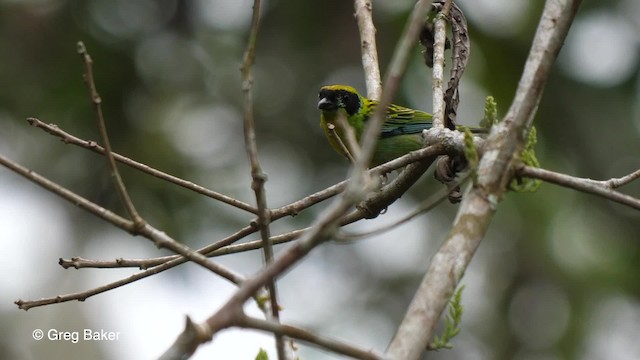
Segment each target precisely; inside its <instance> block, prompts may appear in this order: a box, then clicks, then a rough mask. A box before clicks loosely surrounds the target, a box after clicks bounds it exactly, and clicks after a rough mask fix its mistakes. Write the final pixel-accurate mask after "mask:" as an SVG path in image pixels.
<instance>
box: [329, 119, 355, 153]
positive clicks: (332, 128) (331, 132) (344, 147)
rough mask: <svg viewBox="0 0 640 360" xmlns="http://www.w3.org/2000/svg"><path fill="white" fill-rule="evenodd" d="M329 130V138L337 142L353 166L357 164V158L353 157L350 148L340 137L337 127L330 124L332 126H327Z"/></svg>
mask: <svg viewBox="0 0 640 360" xmlns="http://www.w3.org/2000/svg"><path fill="white" fill-rule="evenodd" d="M338 118H340V117H338ZM327 129H328V130H329V136H331V137H332V138H333V139H334V140H335V141H336V143H337V144H338V146H339V147H340V151H342V153H343V154H345V155H346V156H347V159H349V163H351V164H353V163H355V162H356V157H355V156H353V154H351V151H349V148H348V147H347V145H346V144H345V143H344V141H342V138H341V137H340V135H338V131H337V129H336V126H335V125H334V124H331V123H330V124H327Z"/></svg>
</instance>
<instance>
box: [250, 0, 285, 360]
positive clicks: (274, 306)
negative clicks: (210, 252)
mask: <svg viewBox="0 0 640 360" xmlns="http://www.w3.org/2000/svg"><path fill="white" fill-rule="evenodd" d="M260 4H261V2H260V0H254V2H253V14H252V18H251V31H250V33H249V40H248V42H247V48H246V50H245V53H244V60H243V62H242V67H241V69H240V70H241V73H242V91H243V93H244V143H245V147H246V150H247V155H248V157H249V163H250V164H251V179H252V181H251V189H252V190H253V192H254V194H255V198H256V205H257V206H258V220H257V225H258V230H259V231H260V237H261V239H262V252H263V256H264V262H265V265H269V264H271V263H272V262H273V248H272V245H271V241H270V237H271V235H270V230H269V224H270V222H271V211H270V210H269V208H268V207H267V196H266V192H265V188H264V183H265V182H266V181H267V175H266V174H265V173H264V172H263V171H262V167H261V166H260V161H259V160H258V145H257V143H256V132H255V121H254V115H253V91H252V89H253V86H252V85H253V75H252V72H251V70H252V67H253V63H254V60H255V56H256V42H257V40H258V29H259V26H260ZM266 287H267V289H268V292H269V300H270V301H269V302H268V303H267V302H264V301H263V302H261V304H262V306H263V308H264V310H265V313H266V314H267V316H268V318H271V319H273V321H274V322H276V323H278V322H280V305H279V304H278V295H277V287H276V282H275V280H273V279H272V280H270V281H268V282H267V284H266ZM274 335H275V340H276V349H277V352H278V359H280V360H288V359H290V358H292V356H289V355H290V354H291V355H292V354H293V350H292V349H286V344H285V339H284V337H283V336H282V335H281V334H274ZM287 343H288V342H287ZM288 350H289V351H288Z"/></svg>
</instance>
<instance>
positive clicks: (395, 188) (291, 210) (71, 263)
mask: <svg viewBox="0 0 640 360" xmlns="http://www.w3.org/2000/svg"><path fill="white" fill-rule="evenodd" d="M443 143H446V141H443ZM444 151H445V150H444V146H443V145H442V144H436V145H431V146H429V147H426V148H423V149H420V150H416V151H413V152H411V153H409V154H406V155H404V156H402V157H399V158H397V159H394V160H392V161H389V162H387V163H385V164H382V165H379V166H377V167H375V168H373V169H371V170H370V173H371V174H372V175H379V174H386V173H389V172H391V171H393V170H395V169H398V168H401V167H404V166H407V165H409V164H412V163H415V162H420V161H421V160H424V159H425V158H432V157H434V156H437V155H442V154H444ZM425 170H426V169H425ZM403 174H404V172H403ZM421 174H422V173H420V174H419V175H421ZM419 175H418V177H419ZM404 178H405V177H404V176H403V175H401V176H399V177H398V179H399V180H398V182H395V180H394V182H392V183H390V184H389V185H387V186H386V187H385V188H383V190H382V191H380V192H379V193H377V194H376V196H374V197H372V198H371V199H369V200H368V201H366V202H365V203H364V204H363V205H362V206H361V210H359V211H356V212H354V213H352V214H349V215H347V216H346V217H345V219H344V220H343V222H342V224H343V225H345V224H347V223H352V222H355V221H358V220H361V219H362V218H364V217H366V216H368V215H369V214H370V212H369V211H362V210H365V209H366V207H367V204H368V206H373V207H376V208H378V207H380V206H383V205H378V204H389V203H390V202H392V201H393V200H395V199H396V198H397V197H399V196H400V195H402V193H404V191H406V189H408V188H409V187H410V186H411V184H412V182H410V181H406V180H405V181H400V180H402V179H404ZM412 180H413V181H415V180H417V177H415V176H413V177H412ZM347 182H348V180H345V181H342V182H340V183H338V184H335V185H332V186H330V187H328V188H326V189H324V190H321V191H319V192H316V193H314V194H311V195H309V196H306V197H305V198H303V199H301V200H298V201H295V202H293V203H291V204H288V205H285V206H283V207H280V208H278V209H274V210H272V218H271V219H272V221H275V220H278V219H280V218H282V217H284V216H287V215H295V214H298V213H299V212H300V211H302V210H304V209H306V208H309V207H311V206H313V205H315V204H317V203H318V202H321V201H324V200H326V199H328V198H330V197H332V196H335V195H336V194H339V193H340V192H341V191H343V189H344V187H345V186H346V184H347ZM400 183H402V184H403V185H402V186H400V185H399V184H400ZM387 194H390V195H387ZM307 230H309V228H303V229H298V230H293V231H290V232H287V233H284V234H280V235H275V236H272V237H271V238H270V241H271V243H272V244H274V245H276V244H283V243H287V242H290V241H293V240H295V239H298V238H299V237H300V236H301V235H302V234H303V233H304V232H305V231H307ZM253 232H255V229H254V228H253V227H251V226H247V227H245V228H243V229H241V230H240V231H238V232H237V233H235V234H233V235H231V236H228V237H226V238H224V239H222V240H220V241H217V242H215V243H213V244H211V245H208V246H206V247H203V248H201V249H198V252H199V253H202V254H206V255H207V256H209V257H215V256H221V255H228V254H234V253H238V252H244V251H250V250H257V249H260V248H261V247H262V240H252V241H248V242H245V243H242V244H233V243H234V242H236V241H237V240H239V239H241V238H243V237H245V236H247V235H249V234H251V233H253ZM176 259H183V260H184V258H182V257H181V256H180V255H169V256H162V257H157V258H150V259H123V258H119V259H115V260H91V259H84V258H81V257H73V258H71V259H60V262H59V263H60V265H61V266H62V267H64V268H65V269H66V268H70V267H73V268H75V269H81V268H121V267H138V268H141V269H148V268H152V267H154V266H159V265H161V264H164V263H166V262H169V261H171V262H172V264H175V265H173V266H176V265H180V264H183V263H184V261H182V262H179V263H175V262H173V261H174V260H176ZM166 269H167V268H165V269H163V270H166ZM153 270H155V268H154V269H153Z"/></svg>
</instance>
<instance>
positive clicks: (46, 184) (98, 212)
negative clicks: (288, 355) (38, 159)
mask: <svg viewBox="0 0 640 360" xmlns="http://www.w3.org/2000/svg"><path fill="white" fill-rule="evenodd" d="M0 165H3V166H5V167H7V168H8V169H10V170H12V171H14V172H15V173H17V174H19V175H22V176H23V177H25V178H26V179H28V180H30V181H32V182H33V183H35V184H37V185H39V186H41V187H43V188H44V189H46V190H48V191H50V192H52V193H54V194H56V195H58V196H60V197H62V198H63V199H65V200H67V201H68V202H70V203H72V204H75V205H77V206H79V207H80V208H82V209H84V210H87V211H88V212H89V213H91V214H93V215H95V216H97V217H99V218H101V219H103V220H105V221H107V222H109V223H111V224H113V225H115V226H117V227H119V228H121V229H123V230H125V231H128V232H130V233H136V234H140V235H142V236H143V237H145V238H147V239H149V240H152V241H153V242H154V243H155V244H156V246H158V247H159V248H167V249H170V250H172V251H174V252H176V253H178V254H180V255H182V256H183V257H184V258H186V259H188V260H191V261H193V262H195V263H197V264H199V265H201V266H203V267H205V268H207V269H209V270H211V271H212V272H214V273H216V274H218V275H220V276H222V277H224V278H225V279H227V280H229V281H231V282H233V283H236V284H239V283H240V282H242V281H243V280H244V278H243V277H242V276H241V275H239V274H237V273H235V272H234V271H232V270H230V269H227V268H225V267H223V266H221V265H218V264H216V263H213V262H211V261H209V260H208V259H207V258H206V257H205V256H204V255H202V254H200V253H197V252H195V251H193V250H192V249H190V248H189V247H187V246H186V245H183V244H181V243H179V242H178V241H176V240H174V239H172V238H171V237H169V236H168V235H167V234H165V233H164V232H162V231H160V230H157V229H156V228H154V227H152V226H151V225H149V224H144V225H143V227H142V228H138V227H137V226H136V224H135V223H134V222H133V221H130V220H127V219H125V218H123V217H121V216H119V215H117V214H115V213H113V212H111V211H109V210H107V209H105V208H103V207H101V206H99V205H97V204H95V203H93V202H91V201H89V200H87V199H85V198H83V197H82V196H80V195H78V194H76V193H74V192H72V191H70V190H68V189H66V188H64V187H63V186H60V185H59V184H56V183H54V182H53V181H51V180H49V179H47V178H45V177H43V176H41V175H38V174H37V173H35V172H33V171H31V170H29V169H27V168H25V167H23V166H21V165H18V164H16V163H14V162H13V161H11V160H9V159H7V158H5V157H3V156H2V155H0ZM185 261H187V260H185ZM118 286H121V285H118ZM101 292H102V291H101ZM62 298H63V299H65V300H64V301H69V300H78V299H81V298H79V297H72V296H62V297H61V296H58V297H55V298H50V299H42V300H39V301H36V302H32V301H22V300H18V301H16V304H17V305H18V306H19V307H20V308H21V309H24V310H28V309H29V308H31V307H34V306H40V305H46V304H52V303H58V302H62V300H61V299H62ZM85 298H86V297H85ZM82 299H84V298H82Z"/></svg>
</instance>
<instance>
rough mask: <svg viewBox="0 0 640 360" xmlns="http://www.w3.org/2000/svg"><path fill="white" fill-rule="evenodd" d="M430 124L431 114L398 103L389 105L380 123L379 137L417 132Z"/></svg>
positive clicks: (428, 127) (429, 126) (427, 127)
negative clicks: (382, 122)
mask: <svg viewBox="0 0 640 360" xmlns="http://www.w3.org/2000/svg"><path fill="white" fill-rule="evenodd" d="M431 124H432V119H431V114H428V113H426V112H424V111H420V110H414V109H409V108H406V107H402V106H398V105H390V106H389V107H388V108H387V117H386V119H385V121H384V124H383V125H382V130H381V133H380V137H382V138H385V137H391V136H397V135H408V134H418V133H421V132H422V130H425V129H430V128H431Z"/></svg>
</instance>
